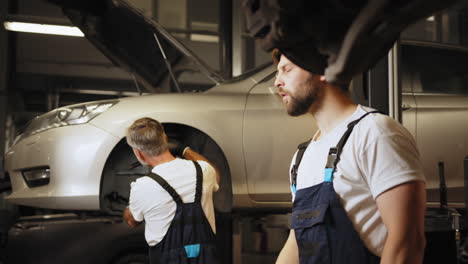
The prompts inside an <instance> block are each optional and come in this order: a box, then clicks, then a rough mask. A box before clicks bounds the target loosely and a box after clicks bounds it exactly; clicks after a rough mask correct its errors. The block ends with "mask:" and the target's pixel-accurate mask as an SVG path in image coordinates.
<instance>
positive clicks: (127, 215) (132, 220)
mask: <svg viewBox="0 0 468 264" xmlns="http://www.w3.org/2000/svg"><path fill="white" fill-rule="evenodd" d="M123 218H124V221H125V222H126V223H127V224H128V225H129V226H130V227H137V226H138V225H139V224H141V223H142V222H138V221H136V220H135V218H133V214H132V212H130V208H128V207H126V208H125V210H124V212H123Z"/></svg>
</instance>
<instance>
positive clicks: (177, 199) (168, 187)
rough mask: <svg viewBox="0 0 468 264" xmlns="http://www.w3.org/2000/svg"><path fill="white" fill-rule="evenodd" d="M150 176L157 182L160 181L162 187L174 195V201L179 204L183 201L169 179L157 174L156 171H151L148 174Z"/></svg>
mask: <svg viewBox="0 0 468 264" xmlns="http://www.w3.org/2000/svg"><path fill="white" fill-rule="evenodd" d="M148 177H150V178H151V179H153V180H155V181H156V182H157V183H159V185H161V187H162V188H163V189H164V190H166V192H167V193H169V195H170V196H171V197H172V199H174V202H176V203H177V204H181V203H183V202H182V199H181V198H180V196H179V194H178V193H177V192H176V191H175V190H174V188H172V186H171V185H169V183H167V181H166V180H165V179H163V177H161V176H159V175H158V174H156V173H154V172H151V173H150V174H149V175H148Z"/></svg>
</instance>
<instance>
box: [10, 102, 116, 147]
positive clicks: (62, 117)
mask: <svg viewBox="0 0 468 264" xmlns="http://www.w3.org/2000/svg"><path fill="white" fill-rule="evenodd" d="M118 102H119V100H106V101H96V102H90V103H82V104H76V105H70V106H65V107H61V108H57V109H55V110H53V111H50V112H48V113H46V114H43V115H41V116H38V117H36V118H34V119H33V120H31V121H30V123H29V124H28V125H27V126H26V129H25V130H24V132H22V133H21V134H20V135H19V136H18V137H17V138H16V140H15V143H18V142H19V141H20V140H21V139H23V138H25V137H27V136H31V135H34V134H37V133H41V132H44V131H46V130H49V129H52V128H57V127H62V126H69V125H79V124H85V123H88V122H89V121H90V120H91V119H93V118H95V117H96V116H98V115H99V114H101V113H103V112H104V111H106V110H107V109H109V108H110V107H112V106H113V105H115V104H117V103H118Z"/></svg>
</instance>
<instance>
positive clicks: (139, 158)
mask: <svg viewBox="0 0 468 264" xmlns="http://www.w3.org/2000/svg"><path fill="white" fill-rule="evenodd" d="M133 153H135V156H136V157H137V159H138V160H142V161H144V162H146V157H145V155H144V154H143V153H142V152H141V151H140V150H139V149H136V148H134V149H133Z"/></svg>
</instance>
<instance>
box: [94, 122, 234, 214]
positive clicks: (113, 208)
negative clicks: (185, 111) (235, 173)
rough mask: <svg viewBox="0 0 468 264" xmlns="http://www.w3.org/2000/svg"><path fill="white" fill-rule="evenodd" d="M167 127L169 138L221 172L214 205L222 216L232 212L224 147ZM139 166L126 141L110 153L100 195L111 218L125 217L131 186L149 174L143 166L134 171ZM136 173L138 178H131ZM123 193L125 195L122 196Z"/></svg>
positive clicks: (200, 134) (197, 133)
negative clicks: (195, 152) (206, 160)
mask: <svg viewBox="0 0 468 264" xmlns="http://www.w3.org/2000/svg"><path fill="white" fill-rule="evenodd" d="M163 126H164V129H165V131H166V134H167V135H168V137H169V138H175V139H177V140H179V141H181V142H182V143H183V144H186V145H188V146H190V147H191V148H192V149H194V150H195V151H197V152H199V153H201V154H202V155H203V156H205V157H206V158H207V159H208V160H209V161H210V162H211V163H213V164H214V165H215V166H216V167H217V168H218V170H219V171H220V174H221V182H220V188H219V190H218V192H216V193H214V195H213V197H214V205H215V208H216V210H217V211H219V212H230V211H231V209H232V199H233V198H232V181H231V170H230V167H229V164H228V161H227V158H226V156H225V153H224V151H223V150H222V149H221V147H220V145H219V144H218V143H217V142H216V141H215V140H214V139H213V137H211V136H210V135H208V134H207V133H205V132H204V131H202V130H199V129H197V128H195V127H192V126H189V125H186V124H180V123H170V122H166V123H163ZM136 162H137V160H136V158H135V157H134V156H133V153H132V152H131V148H130V147H129V146H128V145H127V142H126V139H125V137H123V138H122V139H121V140H120V141H119V142H118V143H117V144H116V145H115V147H114V148H113V149H112V151H111V152H110V154H109V156H108V158H107V160H106V164H105V166H104V169H103V172H102V175H101V181H100V192H99V201H100V208H101V211H103V212H106V213H109V214H116V215H119V214H121V212H122V210H123V209H124V208H125V206H126V205H125V200H128V192H129V188H130V182H131V181H132V180H135V179H136V178H138V177H141V176H142V175H144V174H145V173H147V171H145V169H144V168H143V167H142V166H138V167H136V168H132V169H131V167H132V166H135V165H136ZM132 164H133V165H132ZM126 166H128V168H129V170H128V171H126ZM132 173H134V175H131V174H132ZM121 176H122V177H121ZM125 186H127V187H128V191H126V189H125V188H126V187H125ZM119 190H121V191H120V192H119ZM125 192H127V193H125Z"/></svg>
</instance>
